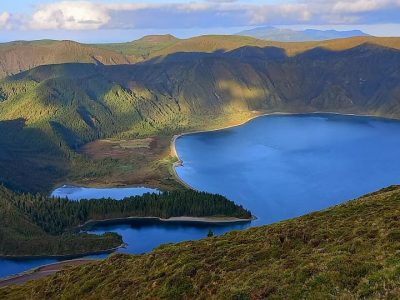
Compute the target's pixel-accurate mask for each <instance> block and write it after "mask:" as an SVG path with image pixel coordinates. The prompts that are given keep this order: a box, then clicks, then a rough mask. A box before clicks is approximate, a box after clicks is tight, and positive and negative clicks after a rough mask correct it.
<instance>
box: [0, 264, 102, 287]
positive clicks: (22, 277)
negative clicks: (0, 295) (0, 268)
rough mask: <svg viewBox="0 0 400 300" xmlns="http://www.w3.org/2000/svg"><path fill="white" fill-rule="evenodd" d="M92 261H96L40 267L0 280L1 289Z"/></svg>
mask: <svg viewBox="0 0 400 300" xmlns="http://www.w3.org/2000/svg"><path fill="white" fill-rule="evenodd" d="M91 261H94V260H91V259H74V260H66V261H61V262H57V263H54V264H50V265H45V266H41V267H38V268H36V269H33V270H31V271H28V272H24V273H22V274H19V275H16V276H14V277H11V278H7V279H4V280H0V288H2V287H5V286H9V285H14V284H23V283H25V282H27V281H30V280H35V279H39V278H43V277H46V276H49V275H51V274H54V273H55V272H57V271H60V270H62V269H63V268H64V267H67V266H68V267H70V266H78V265H81V264H84V263H87V262H91Z"/></svg>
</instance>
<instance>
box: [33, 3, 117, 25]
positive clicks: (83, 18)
mask: <svg viewBox="0 0 400 300" xmlns="http://www.w3.org/2000/svg"><path fill="white" fill-rule="evenodd" d="M109 21H110V16H109V13H108V11H107V9H105V8H104V7H103V6H102V5H97V4H95V3H93V2H89V1H62V2H57V3H51V4H46V5H41V6H39V7H38V8H37V10H36V11H35V12H34V14H33V15H32V21H31V27H32V28H34V29H70V30H78V29H98V28H100V27H101V26H103V25H105V24H107V23H108V22H109Z"/></svg>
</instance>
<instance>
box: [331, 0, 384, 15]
mask: <svg viewBox="0 0 400 300" xmlns="http://www.w3.org/2000/svg"><path fill="white" fill-rule="evenodd" d="M391 2H392V1H388V0H357V1H348V0H346V1H338V2H337V3H335V5H334V6H333V11H334V12H344V13H359V12H367V11H374V10H377V9H381V8H384V7H386V6H388V5H390V4H391Z"/></svg>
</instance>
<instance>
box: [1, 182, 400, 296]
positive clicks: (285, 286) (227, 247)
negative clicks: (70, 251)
mask: <svg viewBox="0 0 400 300" xmlns="http://www.w3.org/2000/svg"><path fill="white" fill-rule="evenodd" d="M399 213H400V187H398V186H393V187H390V188H386V189H383V190H381V191H379V192H376V193H372V194H369V195H366V196H364V197H361V198H359V199H357V200H354V201H349V202H346V203H344V204H341V205H338V206H335V207H332V208H329V209H326V210H323V211H320V212H315V213H311V214H308V215H306V216H303V217H300V218H296V219H292V220H288V221H283V222H280V223H277V224H273V225H269V226H262V227H258V228H251V229H248V230H245V231H234V232H230V233H227V234H225V235H223V236H219V237H213V238H207V239H204V240H200V241H191V242H183V243H179V244H175V245H171V244H169V245H164V246H160V247H159V248H157V249H156V250H154V251H152V252H150V253H148V254H145V255H122V254H118V255H112V256H111V257H109V258H108V259H106V260H104V261H98V262H91V263H87V264H84V265H81V266H78V267H72V268H68V269H66V270H64V271H60V272H58V273H56V274H55V275H53V276H51V277H47V278H45V279H42V280H38V281H31V282H28V283H26V284H24V285H21V286H12V287H9V288H3V289H0V297H2V298H7V299H26V298H29V299H44V298H46V299H55V298H57V299H60V298H62V299H69V298H77V297H78V298H82V299H113V298H120V297H121V296H122V295H123V297H125V298H132V299H165V298H168V299H265V298H271V299H276V298H289V299H333V298H335V299H338V298H340V299H353V298H357V299H361V298H368V299H382V298H385V299H396V298H398V296H399V295H400V281H399V269H400V263H399V253H398V249H399V247H400V231H399V228H400V220H399V217H398V216H399Z"/></svg>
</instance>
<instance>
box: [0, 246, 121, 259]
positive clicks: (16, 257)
mask: <svg viewBox="0 0 400 300" xmlns="http://www.w3.org/2000/svg"><path fill="white" fill-rule="evenodd" d="M126 246H127V244H126V243H122V244H121V245H119V246H117V247H113V248H109V249H104V250H99V251H92V252H85V253H79V254H62V255H1V254H0V259H10V260H25V259H45V258H53V259H61V260H62V261H68V260H73V259H77V258H79V257H84V256H90V255H100V254H110V253H112V252H114V251H116V250H118V249H120V248H124V247H126Z"/></svg>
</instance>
